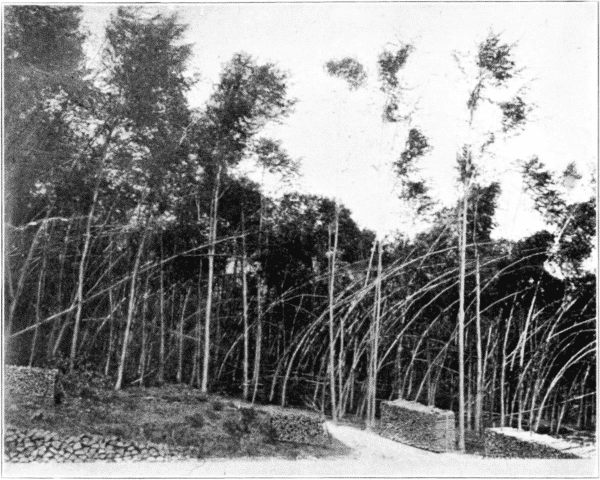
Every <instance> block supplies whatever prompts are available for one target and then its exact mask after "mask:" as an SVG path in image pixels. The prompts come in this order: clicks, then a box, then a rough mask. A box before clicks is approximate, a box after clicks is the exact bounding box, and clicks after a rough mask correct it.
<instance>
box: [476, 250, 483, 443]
mask: <svg viewBox="0 0 600 480" xmlns="http://www.w3.org/2000/svg"><path fill="white" fill-rule="evenodd" d="M475 282H476V286H475V295H476V305H475V308H476V310H475V315H476V316H475V327H476V332H475V334H476V336H477V338H476V341H477V383H476V389H475V431H476V432H477V434H480V433H481V428H482V423H481V415H482V408H483V348H482V343H481V277H480V264H479V251H478V250H477V246H475Z"/></svg>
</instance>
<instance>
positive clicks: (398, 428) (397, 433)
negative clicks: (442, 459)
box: [378, 400, 456, 452]
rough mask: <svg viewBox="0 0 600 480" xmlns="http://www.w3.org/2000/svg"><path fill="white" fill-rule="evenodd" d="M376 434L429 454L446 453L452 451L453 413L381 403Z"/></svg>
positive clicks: (416, 405) (403, 403) (400, 402)
mask: <svg viewBox="0 0 600 480" xmlns="http://www.w3.org/2000/svg"><path fill="white" fill-rule="evenodd" d="M378 433H379V434H380V435H381V436H383V437H386V438H390V439H392V440H395V441H397V442H401V443H406V444H408V445H412V446H414V447H419V448H423V449H425V450H431V451H433V452H448V451H452V450H455V448H456V434H455V425H454V412H452V411H450V410H440V409H439V408H435V407H427V406H425V405H422V404H420V403H417V402H409V401H406V400H395V401H384V402H381V421H380V424H379V427H378Z"/></svg>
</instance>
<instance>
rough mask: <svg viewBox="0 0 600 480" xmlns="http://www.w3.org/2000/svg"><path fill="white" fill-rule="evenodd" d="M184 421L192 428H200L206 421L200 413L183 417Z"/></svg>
mask: <svg viewBox="0 0 600 480" xmlns="http://www.w3.org/2000/svg"><path fill="white" fill-rule="evenodd" d="M185 419H186V420H187V421H188V422H190V425H191V426H192V427H194V428H202V427H203V426H204V424H205V423H206V420H205V419H204V417H203V416H202V414H201V413H200V412H197V413H194V414H193V415H188V416H187V417H185Z"/></svg>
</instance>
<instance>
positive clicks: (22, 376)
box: [4, 365, 58, 401]
mask: <svg viewBox="0 0 600 480" xmlns="http://www.w3.org/2000/svg"><path fill="white" fill-rule="evenodd" d="M4 388H5V392H6V396H7V399H8V401H10V399H11V398H14V397H15V396H23V397H24V398H27V397H40V398H44V399H50V400H52V401H54V400H55V399H56V396H57V394H58V391H57V389H58V370H56V369H47V368H35V367H18V366H15V365H6V366H5V367H4Z"/></svg>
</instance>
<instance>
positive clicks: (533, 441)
mask: <svg viewBox="0 0 600 480" xmlns="http://www.w3.org/2000/svg"><path fill="white" fill-rule="evenodd" d="M484 439H485V456H486V457H496V458H581V456H580V455H578V454H577V453H578V450H579V449H580V448H579V445H577V444H573V443H571V442H566V441H564V440H560V439H557V438H553V437H550V436H549V435H539V434H536V433H530V432H523V431H519V430H516V429H514V428H508V427H505V428H503V429H500V428H488V429H486V430H485V432H484Z"/></svg>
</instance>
